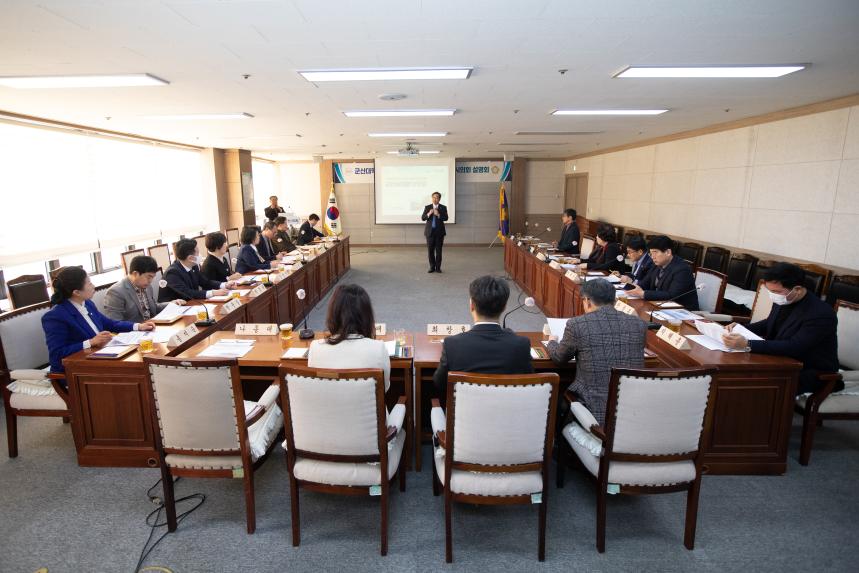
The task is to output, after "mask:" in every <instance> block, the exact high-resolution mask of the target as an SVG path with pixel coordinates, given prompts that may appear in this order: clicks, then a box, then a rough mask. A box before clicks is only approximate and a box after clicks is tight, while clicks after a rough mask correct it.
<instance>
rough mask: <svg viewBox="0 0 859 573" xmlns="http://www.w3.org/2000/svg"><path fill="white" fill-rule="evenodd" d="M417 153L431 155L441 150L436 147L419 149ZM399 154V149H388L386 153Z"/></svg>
mask: <svg viewBox="0 0 859 573" xmlns="http://www.w3.org/2000/svg"><path fill="white" fill-rule="evenodd" d="M418 153H420V154H421V155H433V154H436V153H441V151H439V150H438V149H421V150H420V151H418ZM399 154H400V152H399V151H389V152H388V155H399Z"/></svg>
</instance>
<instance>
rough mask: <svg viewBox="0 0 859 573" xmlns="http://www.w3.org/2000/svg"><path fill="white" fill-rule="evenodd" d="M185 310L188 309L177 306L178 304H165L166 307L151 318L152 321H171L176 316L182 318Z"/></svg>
mask: <svg viewBox="0 0 859 573" xmlns="http://www.w3.org/2000/svg"><path fill="white" fill-rule="evenodd" d="M186 310H188V309H187V308H185V307H184V306H179V305H178V304H175V303H172V302H170V303H167V306H165V307H164V308H163V309H162V310H161V312H159V313H158V314H156V315H155V316H153V317H152V318H153V320H171V319H173V318H176V317H177V316H182V315H183V314H185V311H186Z"/></svg>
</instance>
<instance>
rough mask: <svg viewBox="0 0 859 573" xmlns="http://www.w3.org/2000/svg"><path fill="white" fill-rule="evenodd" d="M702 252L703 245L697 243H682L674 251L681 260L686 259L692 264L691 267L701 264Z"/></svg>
mask: <svg viewBox="0 0 859 573" xmlns="http://www.w3.org/2000/svg"><path fill="white" fill-rule="evenodd" d="M703 252H704V245H701V244H699V243H683V244H681V245H680V246H679V247H678V248H677V251H676V254H677V256H679V257H680V258H681V259H686V260H687V261H689V262H690V263H692V267H693V268H694V267H697V266H698V265H700V264H701V254H702V253H703Z"/></svg>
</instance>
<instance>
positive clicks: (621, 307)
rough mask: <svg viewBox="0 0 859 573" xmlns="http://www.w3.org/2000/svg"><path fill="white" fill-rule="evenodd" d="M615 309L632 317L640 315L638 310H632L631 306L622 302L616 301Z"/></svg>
mask: <svg viewBox="0 0 859 573" xmlns="http://www.w3.org/2000/svg"><path fill="white" fill-rule="evenodd" d="M614 309H615V310H619V311H620V312H622V313H624V314H629V315H631V316H634V315H637V314H638V312H636V310H635V309H634V308H632V307H631V306H629V305H628V304H626V303H625V302H623V301H622V300H618V301H615V303H614Z"/></svg>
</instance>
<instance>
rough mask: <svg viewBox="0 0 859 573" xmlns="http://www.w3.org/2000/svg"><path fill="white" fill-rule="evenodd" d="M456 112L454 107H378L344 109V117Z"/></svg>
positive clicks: (426, 114) (425, 115) (437, 114)
mask: <svg viewBox="0 0 859 573" xmlns="http://www.w3.org/2000/svg"><path fill="white" fill-rule="evenodd" d="M455 113H456V110H455V109H388V110H385V109H378V110H363V111H361V110H355V111H344V112H343V115H345V116H346V117H441V116H450V115H453V114H455Z"/></svg>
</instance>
